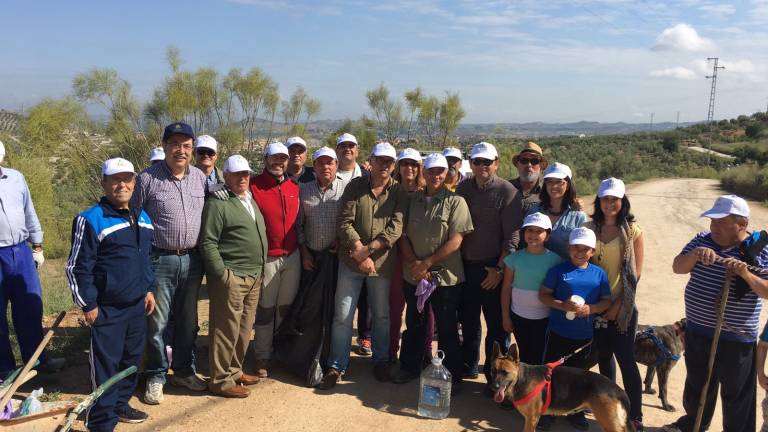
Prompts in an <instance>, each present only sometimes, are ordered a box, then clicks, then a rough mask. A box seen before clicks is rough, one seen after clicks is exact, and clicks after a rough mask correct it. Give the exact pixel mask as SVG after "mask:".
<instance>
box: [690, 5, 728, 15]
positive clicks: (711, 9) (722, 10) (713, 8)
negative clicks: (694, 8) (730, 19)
mask: <svg viewBox="0 0 768 432" xmlns="http://www.w3.org/2000/svg"><path fill="white" fill-rule="evenodd" d="M699 10H701V11H702V12H705V13H707V14H711V15H715V16H717V15H733V14H735V13H736V6H734V5H730V4H705V5H702V6H700V7H699Z"/></svg>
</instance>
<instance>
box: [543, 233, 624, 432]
mask: <svg viewBox="0 0 768 432" xmlns="http://www.w3.org/2000/svg"><path fill="white" fill-rule="evenodd" d="M596 241H597V240H596V237H595V233H594V232H593V231H592V230H590V229H588V228H584V227H581V228H576V229H574V230H573V231H571V234H570V236H569V239H568V255H569V258H570V261H567V262H564V263H561V264H558V265H556V266H555V267H552V268H551V269H550V270H549V272H547V277H546V278H545V279H544V283H543V284H542V286H541V290H540V291H539V299H540V300H541V302H542V303H544V304H545V305H547V306H549V307H550V308H551V309H550V314H549V329H548V334H547V342H546V348H545V349H544V362H545V363H548V362H552V361H555V360H558V359H560V358H561V357H564V356H566V355H568V354H571V353H573V352H574V351H576V350H577V349H579V348H581V347H583V346H585V345H587V344H588V343H590V342H591V341H592V316H593V315H594V314H599V313H602V312H604V311H605V310H606V309H608V307H610V305H611V288H610V286H609V284H608V275H607V274H606V273H605V271H604V270H603V269H601V268H600V267H598V266H596V265H594V264H591V263H590V262H589V259H590V258H592V255H594V254H595V244H596ZM589 349H590V348H587V349H584V350H582V351H580V352H579V353H578V354H576V355H574V356H573V357H571V358H569V359H568V360H567V361H566V362H565V363H564V364H565V365H566V366H571V367H578V368H584V369H586V367H587V364H586V360H587V354H588V353H589ZM553 421H554V417H551V416H542V417H541V420H539V424H538V426H537V428H538V429H539V430H548V429H549V428H550V427H551V425H552V423H553ZM568 421H569V423H570V424H571V426H573V427H574V428H576V429H578V430H587V429H588V428H589V423H587V420H586V419H585V418H584V413H583V412H581V413H577V414H572V415H569V416H568Z"/></svg>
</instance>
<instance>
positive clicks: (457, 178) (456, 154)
mask: <svg viewBox="0 0 768 432" xmlns="http://www.w3.org/2000/svg"><path fill="white" fill-rule="evenodd" d="M443 156H444V157H445V160H446V161H447V162H448V173H447V174H446V177H445V187H446V188H448V190H450V191H452V192H456V186H458V185H459V182H461V181H462V180H464V178H465V177H464V174H462V172H461V164H462V163H464V157H463V156H462V155H461V150H459V149H457V148H456V147H446V148H444V149H443Z"/></svg>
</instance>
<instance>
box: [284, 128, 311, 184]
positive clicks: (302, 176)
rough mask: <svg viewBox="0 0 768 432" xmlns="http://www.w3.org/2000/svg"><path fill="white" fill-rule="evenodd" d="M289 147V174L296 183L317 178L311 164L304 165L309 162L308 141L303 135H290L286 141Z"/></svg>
mask: <svg viewBox="0 0 768 432" xmlns="http://www.w3.org/2000/svg"><path fill="white" fill-rule="evenodd" d="M285 146H286V147H288V156H289V157H288V175H289V176H291V178H292V179H294V180H295V181H296V183H299V184H301V183H307V182H311V181H312V180H314V179H315V173H314V172H313V169H312V167H311V166H309V167H308V166H304V164H305V163H306V162H307V142H306V141H304V139H302V138H301V137H297V136H295V137H290V138H288V140H287V141H286V142H285Z"/></svg>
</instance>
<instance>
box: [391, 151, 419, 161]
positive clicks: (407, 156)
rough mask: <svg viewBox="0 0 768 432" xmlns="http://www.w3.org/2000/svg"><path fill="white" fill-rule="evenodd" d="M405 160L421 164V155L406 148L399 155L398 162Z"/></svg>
mask: <svg viewBox="0 0 768 432" xmlns="http://www.w3.org/2000/svg"><path fill="white" fill-rule="evenodd" d="M403 159H411V160H414V161H416V162H421V154H420V153H419V152H418V151H416V150H414V149H412V148H410V147H408V148H405V149H403V150H401V151H400V154H399V155H397V161H398V162H400V161H401V160H403Z"/></svg>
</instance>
